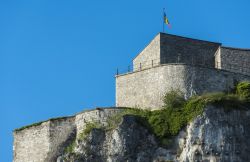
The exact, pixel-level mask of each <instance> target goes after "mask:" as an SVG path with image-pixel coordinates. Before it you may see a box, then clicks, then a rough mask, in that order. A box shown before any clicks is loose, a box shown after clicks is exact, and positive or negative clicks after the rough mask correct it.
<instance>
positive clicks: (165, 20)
mask: <svg viewBox="0 0 250 162" xmlns="http://www.w3.org/2000/svg"><path fill="white" fill-rule="evenodd" d="M163 21H164V23H165V24H167V25H168V27H171V25H170V22H169V20H168V18H167V15H166V13H165V12H164V16H163Z"/></svg>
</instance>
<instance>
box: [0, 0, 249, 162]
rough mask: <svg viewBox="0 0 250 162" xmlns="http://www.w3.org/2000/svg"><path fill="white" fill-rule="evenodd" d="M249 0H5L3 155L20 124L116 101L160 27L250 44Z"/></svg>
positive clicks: (0, 45)
mask: <svg viewBox="0 0 250 162" xmlns="http://www.w3.org/2000/svg"><path fill="white" fill-rule="evenodd" d="M249 6H250V2H249V1H248V0H220V1H218V0H203V1H201V0H188V1H186V0H174V1H173V0H172V1H170V0H158V1H155V0H137V1H135V0H126V1H119V0H106V1H103V0H91V1H86V0H74V1H66V0H36V1H34V0H23V1H14V0H8V1H7V0H6V1H4V0H0V129H1V130H0V161H1V162H10V161H11V160H12V141H13V138H12V130H14V129H15V128H18V127H21V126H24V125H27V124H31V123H33V122H37V121H41V120H46V119H48V118H51V117H58V116H66V115H72V114H75V113H77V112H79V111H82V110H83V109H87V108H93V107H97V106H114V104H115V80H114V74H115V72H116V68H117V67H121V68H126V67H127V65H129V64H130V63H131V61H132V58H133V57H135V56H136V55H137V53H138V52H139V51H140V50H142V49H143V47H144V46H145V45H146V44H147V43H148V42H149V41H150V40H151V39H152V38H153V37H154V36H155V35H156V34H157V33H158V32H160V31H162V8H163V7H165V8H166V10H167V16H168V18H169V20H170V23H171V24H172V28H171V29H167V32H168V33H171V34H176V35H181V36H187V37H193V38H198V39H205V40H209V41H216V42H221V43H223V44H224V45H225V46H233V47H241V48H250V31H249V29H250V21H249V18H250V10H249Z"/></svg>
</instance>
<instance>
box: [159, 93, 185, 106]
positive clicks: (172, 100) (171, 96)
mask: <svg viewBox="0 0 250 162" xmlns="http://www.w3.org/2000/svg"><path fill="white" fill-rule="evenodd" d="M163 103H164V106H163V107H164V108H179V107H182V106H183V105H184V104H185V99H184V95H183V93H182V92H181V91H179V90H171V91H170V92H167V93H166V94H165V95H164V97H163Z"/></svg>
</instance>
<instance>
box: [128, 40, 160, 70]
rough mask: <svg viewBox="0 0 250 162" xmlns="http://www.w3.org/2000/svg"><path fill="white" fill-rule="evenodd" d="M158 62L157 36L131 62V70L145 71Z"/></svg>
mask: <svg viewBox="0 0 250 162" xmlns="http://www.w3.org/2000/svg"><path fill="white" fill-rule="evenodd" d="M152 60H153V64H159V62H160V35H157V36H156V37H155V38H154V39H153V40H152V41H151V42H150V43H149V44H148V46H147V47H146V48H145V49H144V50H143V51H142V52H141V53H140V54H139V55H137V56H136V57H135V59H134V60H133V70H134V71H136V70H140V64H141V69H145V68H148V67H151V66H152Z"/></svg>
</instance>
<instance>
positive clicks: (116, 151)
mask: <svg viewBox="0 0 250 162" xmlns="http://www.w3.org/2000/svg"><path fill="white" fill-rule="evenodd" d="M249 126H250V111H244V110H243V111H240V110H233V111H229V112H227V111H225V110H224V109H223V108H218V107H214V106H208V107H207V108H206V109H205V111H204V112H203V114H202V115H199V116H198V117H197V118H195V119H194V120H193V121H192V122H191V123H189V124H188V126H187V127H186V128H184V129H183V130H182V131H181V132H180V133H179V134H178V136H176V137H174V138H173V139H172V140H173V142H172V144H171V145H170V146H168V147H163V146H161V144H160V143H159V141H158V140H157V138H156V137H155V136H154V135H153V134H151V133H150V132H149V131H148V129H146V128H145V127H144V126H142V125H141V124H140V122H139V121H138V118H137V117H136V116H132V115H125V116H123V118H122V121H121V122H120V123H119V125H118V127H117V128H115V129H113V130H109V131H104V130H103V129H96V128H94V129H92V130H91V132H90V133H89V135H88V136H87V137H86V138H85V139H84V140H77V141H76V144H75V148H74V150H73V151H72V152H71V153H65V154H63V155H61V156H59V157H58V158H57V161H58V162H85V161H86V162H87V161H89V162H95V161H96V162H102V161H103V162H104V161H110V162H117V161H121V162H122V161H126V162H127V161H129V162H134V161H137V162H147V161H148V162H151V161H154V162H168V161H184V162H195V161H197V162H198V161H211V162H216V161H225V162H246V161H250V155H249V151H250V140H249V137H250V129H249Z"/></svg>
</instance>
